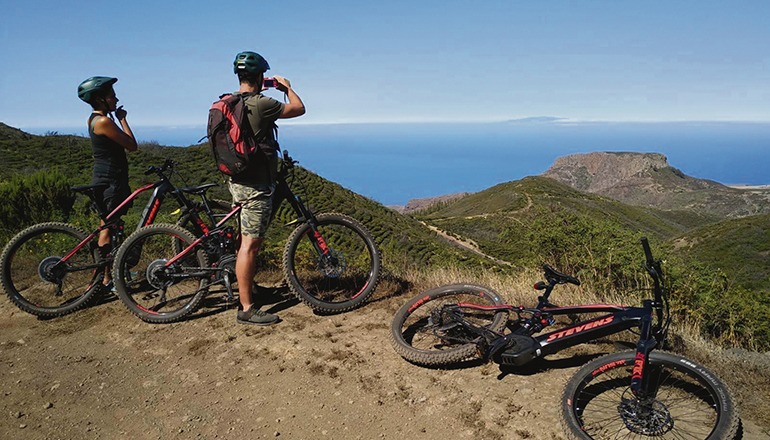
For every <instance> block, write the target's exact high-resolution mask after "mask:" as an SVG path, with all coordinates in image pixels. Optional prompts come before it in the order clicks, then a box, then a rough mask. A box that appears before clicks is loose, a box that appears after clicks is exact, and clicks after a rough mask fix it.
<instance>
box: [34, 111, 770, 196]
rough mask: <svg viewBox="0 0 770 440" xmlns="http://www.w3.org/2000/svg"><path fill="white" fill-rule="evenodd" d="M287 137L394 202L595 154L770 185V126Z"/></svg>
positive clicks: (304, 156) (297, 132)
mask: <svg viewBox="0 0 770 440" xmlns="http://www.w3.org/2000/svg"><path fill="white" fill-rule="evenodd" d="M45 131H52V130H45ZM45 131H43V132H45ZM56 131H58V132H60V133H74V134H78V133H77V132H75V131H66V129H60V130H56ZM32 132H35V131H32ZM134 133H135V134H136V135H137V138H138V139H139V140H140V141H148V142H157V143H159V144H161V145H175V146H188V145H192V144H195V143H197V142H198V140H199V139H200V138H201V137H202V136H203V135H205V128H204V127H177V128H167V127H141V126H139V127H134ZM279 141H280V143H281V146H282V148H283V149H286V150H289V152H290V153H291V155H292V156H293V157H294V158H295V159H296V160H298V161H299V162H300V165H302V166H303V167H305V168H307V169H309V170H311V171H313V172H315V173H317V174H319V175H321V176H323V177H324V178H327V179H329V180H332V181H334V182H337V183H339V184H341V185H343V186H344V187H346V188H348V189H350V190H352V191H355V192H357V193H359V194H362V195H364V196H366V197H369V198H371V199H374V200H376V201H378V202H380V203H383V204H385V205H403V204H405V203H406V202H407V201H409V200H410V199H415V198H422V197H433V196H438V195H443V194H451V193H457V192H475V191H480V190H483V189H486V188H489V187H491V186H493V185H496V184H498V183H502V182H507V181H511V180H518V179H521V178H523V177H526V176H531V175H538V174H541V173H543V172H544V171H546V170H547V169H548V167H549V166H551V164H552V163H553V162H554V160H556V158H558V157H561V156H565V155H569V154H575V153H588V152H593V151H634V152H649V153H662V154H664V155H665V156H666V157H667V158H668V161H669V164H671V165H672V166H673V167H676V168H678V169H680V170H682V171H683V172H684V173H685V174H687V175H690V176H693V177H698V178H703V179H711V180H714V181H717V182H720V183H724V184H745V185H767V184H770V174H769V173H768V172H767V167H768V163H770V123H744V122H723V123H716V122H673V123H608V122H598V123H585V122H581V123H569V122H565V121H563V120H558V119H550V118H544V119H528V120H519V121H509V122H497V123H466V124H447V123H442V124H438V123H436V124H331V125H302V124H283V125H282V126H281V128H280V132H279Z"/></svg>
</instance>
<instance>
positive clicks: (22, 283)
mask: <svg viewBox="0 0 770 440" xmlns="http://www.w3.org/2000/svg"><path fill="white" fill-rule="evenodd" d="M87 237H88V234H86V233H85V232H84V231H83V230H81V229H79V228H76V227H74V226H72V225H68V224H66V223H41V224H38V225H34V226H31V227H29V228H27V229H25V230H23V231H21V232H20V233H19V234H17V235H16V236H15V237H13V238H12V239H11V241H9V242H8V244H7V245H6V246H5V249H3V253H2V256H0V267H2V283H3V288H4V289H5V292H6V294H7V295H8V298H10V300H11V301H12V302H13V303H14V304H15V305H16V306H17V307H19V308H20V309H21V310H24V311H25V312H27V313H31V314H33V315H36V316H39V317H41V318H51V317H55V316H62V315H65V314H67V313H71V312H74V311H75V310H78V309H80V308H82V307H85V306H86V304H88V302H89V300H90V299H91V298H92V297H93V295H94V293H95V292H96V291H97V290H98V288H99V287H100V285H101V279H102V278H103V274H104V267H105V266H104V265H100V264H99V263H97V259H96V256H95V252H94V250H93V249H92V246H91V245H92V243H93V244H95V241H94V242H86V243H85V244H84V245H83V246H82V247H80V248H78V245H80V244H81V243H82V242H83V241H84V240H85V239H86V238H87ZM70 254H71V255H70ZM68 255H69V258H67V261H63V258H64V257H66V256H68Z"/></svg>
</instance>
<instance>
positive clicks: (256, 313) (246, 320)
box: [236, 306, 278, 325]
mask: <svg viewBox="0 0 770 440" xmlns="http://www.w3.org/2000/svg"><path fill="white" fill-rule="evenodd" d="M236 321H238V323H239V324H252V325H271V324H275V323H276V322H278V316H277V315H273V314H272V313H267V312H264V311H262V310H259V309H258V308H256V307H254V306H252V307H251V308H250V309H249V310H247V311H240V310H239V311H238V315H237V316H236Z"/></svg>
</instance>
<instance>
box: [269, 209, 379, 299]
mask: <svg viewBox="0 0 770 440" xmlns="http://www.w3.org/2000/svg"><path fill="white" fill-rule="evenodd" d="M316 219H317V224H318V231H319V233H320V234H321V236H322V237H323V241H324V243H325V246H326V247H327V249H328V251H327V253H326V254H325V255H319V253H318V252H317V250H316V248H315V247H314V246H313V241H314V238H313V230H312V228H311V226H310V224H308V223H303V224H301V225H300V226H298V227H297V228H296V229H295V230H294V231H293V232H292V233H291V235H290V236H289V239H288V241H287V242H286V246H285V248H284V252H283V270H284V275H285V277H286V280H287V282H288V284H289V289H290V290H291V291H292V293H293V294H294V295H295V296H296V297H297V298H298V299H300V300H301V301H302V302H304V303H305V304H307V305H309V306H310V307H311V308H312V309H313V310H314V311H315V312H317V313H322V314H331V313H342V312H346V311H348V310H352V309H355V308H357V307H360V306H361V305H363V304H364V303H365V302H366V300H367V299H369V297H370V296H371V295H372V294H373V293H374V290H375V289H376V288H377V283H378V282H379V277H380V272H381V271H382V260H381V256H380V251H379V249H378V248H377V245H376V243H375V242H374V239H373V238H372V236H371V234H370V233H369V232H368V231H367V230H366V229H365V228H364V227H363V226H362V225H361V224H360V223H358V222H357V221H356V220H354V219H352V218H351V217H348V216H346V215H344V214H336V213H333V214H320V215H318V216H317V217H316ZM316 242H317V240H316Z"/></svg>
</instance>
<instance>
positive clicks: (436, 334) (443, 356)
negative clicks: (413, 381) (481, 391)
mask: <svg viewBox="0 0 770 440" xmlns="http://www.w3.org/2000/svg"><path fill="white" fill-rule="evenodd" d="M452 304H474V305H480V306H497V305H502V304H503V300H502V299H501V298H500V295H499V294H497V292H495V291H494V290H492V289H488V288H486V287H482V286H475V285H472V284H451V285H448V286H441V287H437V288H435V289H432V290H429V291H427V292H425V293H421V294H419V295H417V296H415V297H414V298H412V299H411V300H410V301H409V302H407V303H406V304H404V305H403V306H401V308H400V309H399V310H398V312H396V314H395V316H394V317H393V323H392V324H391V333H390V341H391V344H392V345H393V348H394V349H395V350H396V352H398V354H400V355H401V356H402V357H403V358H404V359H406V360H408V361H410V362H414V363H415V364H419V365H425V366H441V365H448V364H455V363H458V362H462V361H465V360H469V359H471V358H476V357H479V355H480V353H479V351H478V345H477V342H478V339H479V338H480V336H479V335H478V334H475V333H473V332H470V331H468V330H467V329H466V328H464V327H462V326H460V325H456V323H455V322H454V321H449V320H446V319H445V315H444V313H445V309H444V306H446V305H452ZM461 313H462V319H463V320H464V321H467V322H469V323H471V324H474V325H476V326H481V327H486V328H488V329H490V330H492V331H495V332H498V333H499V332H501V331H502V330H503V329H504V328H505V324H506V322H507V321H508V312H507V311H504V310H483V309H474V308H469V307H465V308H461Z"/></svg>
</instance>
